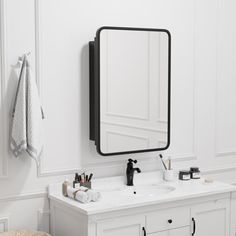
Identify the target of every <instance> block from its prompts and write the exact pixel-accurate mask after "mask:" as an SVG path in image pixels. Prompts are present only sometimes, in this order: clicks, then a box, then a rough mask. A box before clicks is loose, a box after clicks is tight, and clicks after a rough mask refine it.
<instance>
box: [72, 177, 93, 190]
mask: <svg viewBox="0 0 236 236" xmlns="http://www.w3.org/2000/svg"><path fill="white" fill-rule="evenodd" d="M92 177H93V174H92V173H91V174H90V175H86V174H85V173H83V174H81V175H79V174H78V173H75V179H74V181H73V188H78V187H80V186H84V187H87V188H89V189H91V179H92Z"/></svg>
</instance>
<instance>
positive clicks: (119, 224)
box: [97, 216, 145, 236]
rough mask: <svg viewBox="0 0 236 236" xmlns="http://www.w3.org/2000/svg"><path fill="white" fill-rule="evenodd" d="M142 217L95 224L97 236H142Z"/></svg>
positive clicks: (143, 220)
mask: <svg viewBox="0 0 236 236" xmlns="http://www.w3.org/2000/svg"><path fill="white" fill-rule="evenodd" d="M144 226H145V217H144V216H132V217H122V218H116V219H110V220H105V221H102V222H98V224H97V236H126V235H127V236H143V227H144Z"/></svg>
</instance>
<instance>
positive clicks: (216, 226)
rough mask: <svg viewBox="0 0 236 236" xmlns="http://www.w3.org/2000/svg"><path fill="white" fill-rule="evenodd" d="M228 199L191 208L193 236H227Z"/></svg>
mask: <svg viewBox="0 0 236 236" xmlns="http://www.w3.org/2000/svg"><path fill="white" fill-rule="evenodd" d="M229 214H230V201H229V199H221V200H216V201H213V202H208V203H203V204H199V205H195V206H194V207H192V208H191V216H192V224H193V227H192V228H193V229H192V230H193V232H194V225H195V234H193V235H194V236H206V235H212V236H213V235H214V236H229V227H230V222H229Z"/></svg>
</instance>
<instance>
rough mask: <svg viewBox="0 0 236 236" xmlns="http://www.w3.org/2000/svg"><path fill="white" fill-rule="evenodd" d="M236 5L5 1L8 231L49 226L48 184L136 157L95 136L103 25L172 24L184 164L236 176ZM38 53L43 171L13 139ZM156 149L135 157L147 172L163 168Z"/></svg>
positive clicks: (2, 66) (178, 146)
mask: <svg viewBox="0 0 236 236" xmlns="http://www.w3.org/2000/svg"><path fill="white" fill-rule="evenodd" d="M235 7H236V2H235V1H234V0H179V1H175V0H169V1H165V0H150V1H144V0H140V1H135V0H130V1H125V0H119V1H109V0H100V1H95V0H93V1H92V0H91V1H81V0H70V1H68V0H67V1H65V0H21V1H18V0H0V12H1V15H0V19H1V21H0V32H1V34H0V42H1V44H0V48H1V51H0V59H1V63H0V76H1V77H0V231H3V230H6V229H7V228H19V227H28V228H33V229H37V228H39V229H45V230H46V229H47V228H48V221H47V219H48V201H47V198H46V195H45V192H46V186H47V185H48V183H51V182H55V181H57V182H58V181H62V180H63V179H64V175H67V174H73V173H74V172H75V170H77V169H87V170H89V171H93V172H94V173H95V176H96V177H99V176H109V175H118V174H124V171H125V160H126V159H127V158H128V156H122V157H101V156H99V155H98V154H97V153H96V151H95V146H94V144H93V143H92V142H90V141H89V113H88V111H89V99H88V98H89V94H88V88H89V84H88V81H89V77H88V41H90V40H92V39H93V38H94V36H95V31H96V29H97V28H99V27H100V26H102V25H114V26H134V27H154V28H166V29H169V30H170V32H171V33H172V49H173V50H172V120H171V124H172V129H171V131H172V132H171V148H170V150H169V151H168V153H169V154H171V156H172V157H173V159H174V160H175V162H174V167H175V168H185V167H189V166H190V165H198V166H200V168H201V169H202V170H203V171H204V173H205V174H207V175H211V176H213V177H214V178H217V179H221V180H223V181H228V182H233V183H236V132H235V131H236V125H235V121H236V112H235V108H236V104H235V103H236V99H235V96H234V95H235V90H236V80H235V77H236V70H235V69H234V68H235V65H234V63H235V61H236V58H235V57H236V44H235V42H236V27H235V25H234V24H235V22H236V15H235V11H234V9H235ZM28 51H30V52H31V56H30V61H31V64H32V69H33V71H34V72H35V75H36V78H37V80H38V82H39V85H40V93H41V96H42V102H43V106H44V110H45V114H46V122H45V137H46V138H45V151H44V155H43V158H42V161H41V165H40V169H39V170H37V169H36V166H35V163H34V162H33V161H32V160H31V159H30V158H28V157H27V156H25V157H21V158H19V159H15V158H14V157H12V156H11V155H10V154H9V153H8V146H7V143H8V127H9V115H10V110H11V104H12V99H13V96H14V92H15V88H16V84H17V74H18V73H19V68H15V64H16V62H17V59H18V56H20V55H22V53H25V52H28ZM234 107H235V108H234ZM156 156H157V153H149V154H139V155H134V157H135V158H137V159H139V164H138V165H139V166H140V167H141V169H142V170H144V171H148V170H153V169H157V168H159V167H160V165H159V164H160V163H159V162H158V161H157V159H156ZM42 219H44V221H42Z"/></svg>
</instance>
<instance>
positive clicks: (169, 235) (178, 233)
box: [148, 227, 192, 236]
mask: <svg viewBox="0 0 236 236" xmlns="http://www.w3.org/2000/svg"><path fill="white" fill-rule="evenodd" d="M190 235H192V234H191V233H190V227H182V228H178V229H172V230H167V231H162V232H158V233H153V234H150V235H149V234H148V236H190Z"/></svg>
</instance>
